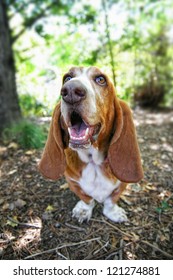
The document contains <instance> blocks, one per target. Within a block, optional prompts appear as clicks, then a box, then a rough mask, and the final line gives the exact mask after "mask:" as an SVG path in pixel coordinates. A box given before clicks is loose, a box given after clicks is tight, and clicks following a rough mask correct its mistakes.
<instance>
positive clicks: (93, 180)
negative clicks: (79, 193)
mask: <svg viewBox="0 0 173 280" xmlns="http://www.w3.org/2000/svg"><path fill="white" fill-rule="evenodd" d="M119 183H120V181H117V183H116V184H115V183H113V182H112V181H111V180H109V179H108V178H107V177H105V176H104V174H103V173H102V170H101V169H100V167H99V165H96V164H95V163H93V162H89V163H88V164H87V166H86V167H85V169H84V170H83V172H82V177H81V179H80V181H79V184H80V186H81V188H82V189H83V190H84V192H85V193H86V194H87V195H89V196H91V197H92V198H94V199H95V200H97V201H98V202H104V201H105V199H106V198H107V197H109V196H110V194H111V193H112V192H113V190H114V189H116V188H117V187H118V185H119Z"/></svg>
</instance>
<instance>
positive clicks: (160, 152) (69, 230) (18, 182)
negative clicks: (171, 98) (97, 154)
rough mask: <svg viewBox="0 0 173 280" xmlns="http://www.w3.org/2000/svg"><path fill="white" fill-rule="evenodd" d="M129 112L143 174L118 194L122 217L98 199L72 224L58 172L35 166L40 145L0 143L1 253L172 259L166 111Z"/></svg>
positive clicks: (171, 114)
mask: <svg viewBox="0 0 173 280" xmlns="http://www.w3.org/2000/svg"><path fill="white" fill-rule="evenodd" d="M134 120H135V124H136V128H137V134H138V139H139V145H140V149H141V154H142V160H143V166H144V173H145V176H144V179H143V180H142V181H141V182H139V183H137V184H130V185H129V186H128V188H127V189H126V191H125V192H124V194H123V195H122V197H121V199H120V201H119V204H120V205H121V206H122V207H123V208H124V209H125V210H126V212H127V215H128V218H129V221H128V222H126V223H123V224H117V223H113V222H111V221H109V220H108V219H106V218H105V217H104V216H103V214H102V205H99V204H97V205H96V207H95V209H94V213H93V217H92V219H91V220H90V221H89V222H84V223H83V224H79V223H78V221H77V220H76V219H74V218H72V216H71V213H72V209H73V207H74V205H75V204H76V202H77V201H78V198H77V197H76V196H75V195H74V194H73V193H72V192H71V191H70V190H69V189H68V187H67V185H64V183H65V181H64V179H61V180H59V181H58V182H52V181H49V180H45V179H44V178H43V177H42V176H41V175H40V174H39V172H38V170H37V167H36V166H37V163H38V161H39V159H40V157H41V152H42V151H38V150H27V151H26V150H22V149H19V147H18V146H17V145H16V144H15V143H10V144H9V145H8V146H5V145H3V144H2V145H1V146H0V155H1V161H0V163H1V184H0V193H1V196H0V259H37V260H38V259H45V260H49V259H71V260H72V259H107V260H109V259H117V260H118V259H127V260H129V259H138V260H144V259H145V260H147V259H156V260H161V259H173V111H169V110H160V111H155V112H151V111H149V110H145V111H144V110H135V111H134Z"/></svg>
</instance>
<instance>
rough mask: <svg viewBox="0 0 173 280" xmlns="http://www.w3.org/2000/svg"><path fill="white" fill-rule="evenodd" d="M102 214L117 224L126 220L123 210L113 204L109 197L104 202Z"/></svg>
mask: <svg viewBox="0 0 173 280" xmlns="http://www.w3.org/2000/svg"><path fill="white" fill-rule="evenodd" d="M103 214H104V215H105V216H106V217H107V218H108V219H110V220H111V221H113V222H117V223H122V222H126V221H127V220H128V219H127V216H126V212H125V210H124V209H123V208H121V207H119V206H118V205H117V204H116V203H114V202H113V201H112V198H111V197H108V198H107V199H106V200H105V202H104V208H103Z"/></svg>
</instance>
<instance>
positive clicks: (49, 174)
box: [38, 103, 65, 180]
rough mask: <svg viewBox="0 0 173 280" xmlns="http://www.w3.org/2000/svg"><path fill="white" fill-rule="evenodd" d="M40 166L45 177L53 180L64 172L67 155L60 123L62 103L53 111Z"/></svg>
mask: <svg viewBox="0 0 173 280" xmlns="http://www.w3.org/2000/svg"><path fill="white" fill-rule="evenodd" d="M38 168H39V171H40V172H41V173H42V175H43V176H44V177H46V178H49V179H52V180H57V179H58V178H59V177H61V176H62V175H63V174H64V171H65V155H64V145H63V140H62V130H61V125H60V103H59V104H58V105H57V106H56V108H55V110H54V112H53V116H52V122H51V125H50V130H49V135H48V139H47V142H46V145H45V148H44V151H43V154H42V158H41V160H40V162H39V165H38Z"/></svg>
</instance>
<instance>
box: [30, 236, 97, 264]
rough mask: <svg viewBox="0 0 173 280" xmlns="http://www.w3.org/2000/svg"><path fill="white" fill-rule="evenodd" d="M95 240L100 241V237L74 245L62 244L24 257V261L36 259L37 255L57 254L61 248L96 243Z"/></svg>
mask: <svg viewBox="0 0 173 280" xmlns="http://www.w3.org/2000/svg"><path fill="white" fill-rule="evenodd" d="M96 240H100V237H96V238H93V239H89V240H84V241H80V242H76V243H69V244H63V245H62V246H59V247H55V248H53V249H49V250H46V251H42V252H39V253H36V254H33V255H30V256H28V257H26V258H25V260H27V259H31V258H34V257H37V256H39V255H43V254H49V253H52V252H54V251H56V252H57V250H60V249H62V248H66V247H72V246H77V245H81V244H85V243H89V242H93V241H96Z"/></svg>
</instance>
